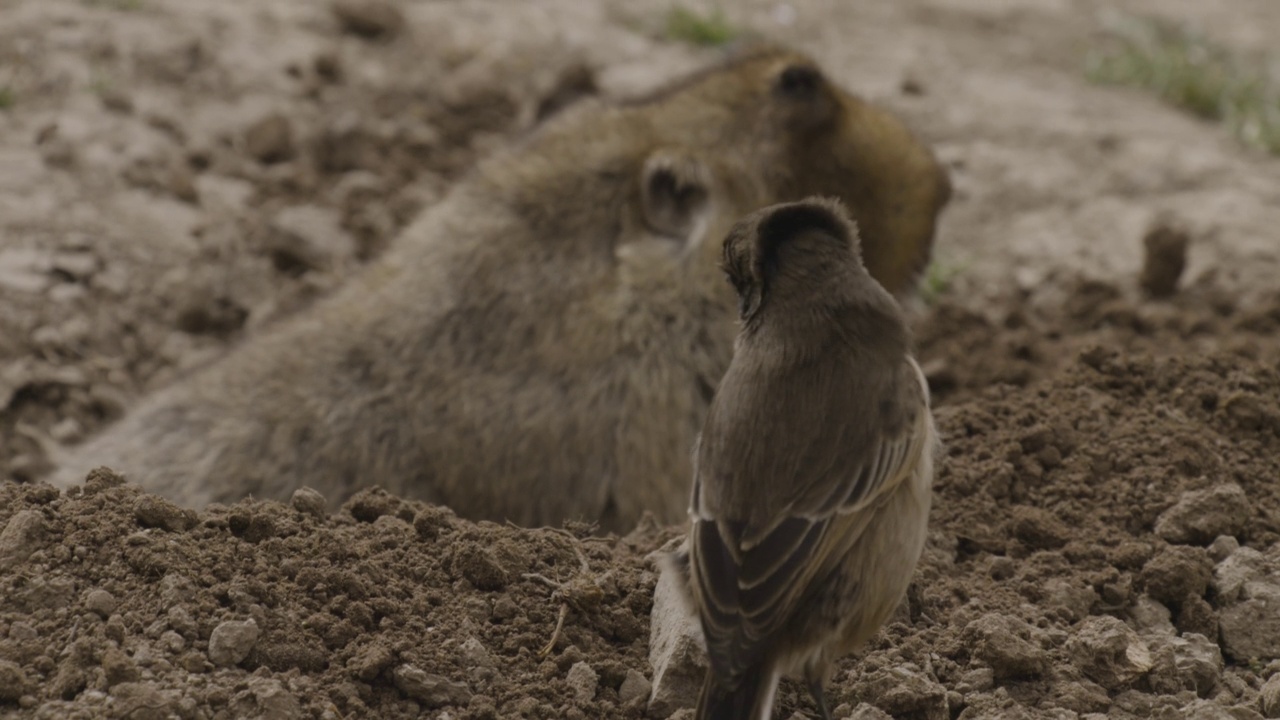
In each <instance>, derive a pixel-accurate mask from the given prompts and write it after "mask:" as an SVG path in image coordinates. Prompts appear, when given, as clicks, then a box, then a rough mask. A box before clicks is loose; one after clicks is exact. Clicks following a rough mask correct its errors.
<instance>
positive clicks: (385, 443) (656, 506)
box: [51, 44, 950, 529]
mask: <svg viewBox="0 0 1280 720" xmlns="http://www.w3.org/2000/svg"><path fill="white" fill-rule="evenodd" d="M809 195H825V196H833V197H838V198H840V199H841V200H843V202H844V203H845V204H846V205H847V207H848V208H849V210H850V212H851V214H852V216H853V217H854V219H855V220H856V221H857V223H858V230H859V233H860V235H861V237H862V238H863V253H864V259H865V262H866V265H867V267H868V269H869V270H870V272H871V274H872V275H873V276H874V277H875V278H876V279H877V280H879V281H880V282H881V283H882V284H883V285H884V286H885V287H886V288H887V289H888V290H890V292H893V293H895V294H897V295H899V296H902V295H904V294H906V293H909V292H911V290H912V288H913V286H914V284H915V282H916V280H917V278H918V276H919V274H920V272H921V270H922V269H923V267H924V266H925V264H926V263H927V262H928V259H929V256H930V251H931V247H932V243H933V237H934V231H935V225H936V222H937V219H938V215H939V213H940V212H941V211H942V209H943V207H944V206H945V205H946V203H947V201H948V199H949V196H950V183H949V180H948V178H947V174H946V172H945V171H944V170H943V168H942V167H941V166H940V165H939V163H938V162H937V161H936V159H935V158H934V156H933V154H932V153H931V152H930V151H929V150H928V149H927V148H926V147H925V146H924V145H923V144H922V143H921V142H920V141H919V140H918V139H917V138H916V137H915V136H914V135H913V134H912V133H911V132H910V131H909V130H908V129H907V128H906V126H905V125H904V124H903V123H902V122H901V121H899V120H898V119H896V118H895V117H894V116H892V115H891V114H889V113H888V112H886V111H884V110H883V109H880V108H878V107H874V106H872V105H870V104H868V103H866V102H865V101H863V100H861V99H859V98H857V97H855V96H853V95H851V94H849V93H847V92H845V91H843V90H840V89H838V88H837V87H835V86H834V85H833V84H831V83H830V81H828V80H827V79H826V77H825V76H824V75H823V74H822V71H821V70H820V69H819V68H818V67H817V66H816V65H815V64H814V63H813V61H812V60H811V59H809V58H808V57H806V56H804V55H802V54H799V53H796V52H794V51H792V50H789V49H786V48H782V47H779V46H776V45H771V44H757V45H755V46H751V47H747V48H745V49H742V50H739V51H737V52H735V53H733V54H731V55H730V56H729V57H728V58H727V59H726V60H724V61H723V62H722V63H719V64H717V65H715V66H713V67H710V68H708V69H706V70H704V71H703V72H700V73H696V74H694V75H692V76H690V77H687V78H684V79H682V80H681V81H679V82H676V83H673V84H672V85H670V86H668V87H667V88H664V89H662V90H660V91H658V92H656V93H653V94H652V95H650V96H648V97H643V98H638V99H636V100H634V101H630V102H621V103H612V104H610V103H605V102H602V101H599V100H595V99H588V100H583V101H580V102H578V103H576V104H575V105H572V106H570V107H568V108H566V109H565V110H563V111H561V112H560V113H558V114H557V115H556V116H554V117H552V118H551V119H549V120H548V121H547V122H546V123H545V124H544V125H543V126H541V127H540V128H538V129H537V130H536V131H534V132H533V133H531V134H530V135H529V136H527V137H525V138H523V139H522V140H520V141H519V142H518V143H513V144H512V145H511V146H510V147H508V148H507V149H505V150H503V151H500V152H499V153H497V154H496V155H494V156H492V157H490V158H488V159H486V160H485V161H483V162H481V163H480V164H479V165H478V166H477V167H476V168H475V169H474V170H473V172H472V174H471V175H470V176H469V177H468V178H466V179H465V180H463V181H462V182H460V183H459V184H458V185H457V186H455V187H454V188H453V189H452V190H451V192H450V193H449V195H448V196H447V197H446V198H445V199H444V200H442V201H441V202H440V203H438V204H437V205H435V206H433V207H431V208H429V209H428V210H426V211H425V212H424V213H423V214H422V215H421V216H420V217H419V218H417V219H416V220H415V221H414V222H413V223H412V224H411V225H410V226H409V227H408V228H406V230H405V231H404V233H403V234H402V235H401V236H400V237H399V238H398V239H397V240H396V241H395V243H393V245H392V247H391V248H390V249H389V250H388V251H387V252H386V253H385V254H384V255H383V256H381V257H380V258H378V259H377V260H375V261H373V262H372V263H371V264H370V266H369V267H367V268H366V269H365V270H363V271H362V272H361V273H359V274H358V275H357V276H356V277H354V278H353V279H351V280H350V281H348V282H347V283H346V284H345V285H344V286H342V287H341V288H340V289H339V290H337V291H336V292H334V293H333V294H332V295H330V296H329V297H327V298H325V299H322V300H320V301H318V302H316V303H315V304H314V305H313V306H312V307H310V308H309V309H307V310H305V311H303V312H301V313H299V314H298V315H297V316H294V317H292V318H289V319H287V320H286V321H283V322H281V323H279V324H278V325H277V326H276V327H273V328H270V329H269V330H268V331H265V332H261V333H260V334H259V335H257V336H254V337H251V338H249V339H248V340H246V341H245V342H243V343H242V344H241V345H240V346H238V347H236V348H233V349H232V350H231V351H230V352H228V353H227V354H226V355H225V356H224V357H222V358H220V359H219V360H217V361H215V362H213V363H211V364H209V365H208V366H205V367H203V368H200V369H198V370H196V371H194V372H191V373H190V374H189V375H188V376H186V377H184V378H182V379H180V380H178V381H177V382H175V383H173V384H172V385H171V386H169V387H167V388H163V389H161V390H159V391H157V392H155V393H154V394H152V395H151V396H149V397H147V398H145V399H144V400H142V401H141V402H140V403H139V404H138V405H137V406H136V407H135V408H133V409H132V410H131V411H130V412H129V413H127V414H126V416H125V417H124V418H122V419H121V420H120V421H118V422H117V423H115V424H114V425H113V426H111V427H109V428H107V429H106V430H105V431H103V432H102V433H101V434H99V435H98V436H96V437H94V438H92V439H91V440H90V441H88V442H87V443H85V444H84V445H82V446H79V447H77V448H74V449H72V451H71V452H70V453H67V454H66V455H65V456H64V457H63V458H62V459H61V463H60V468H59V469H58V471H57V472H56V473H55V475H54V476H53V477H52V478H51V480H52V481H53V482H54V484H56V485H60V486H63V487H65V486H68V485H70V484H72V483H76V482H79V481H81V480H82V479H83V478H84V476H85V474H86V473H87V472H88V471H89V470H90V469H92V468H94V467H97V466H100V465H106V466H109V467H111V468H112V469H114V470H116V471H118V472H121V473H124V474H125V475H126V476H127V477H128V478H129V479H130V480H131V481H133V482H136V483H138V484H140V485H142V486H143V487H144V488H146V489H148V490H150V491H152V492H156V493H159V494H161V495H164V496H167V497H169V498H171V499H173V500H175V501H176V502H179V503H180V504H183V505H186V506H191V507H200V506H203V505H204V504H206V503H208V502H211V501H218V502H232V501H235V500H237V499H240V498H242V497H245V496H249V495H252V496H255V497H258V498H274V499H282V500H283V499H287V498H288V497H289V495H290V494H291V493H292V492H293V491H294V490H295V489H296V488H298V487H300V486H310V487H312V488H315V489H316V490H318V491H320V492H321V493H323V494H324V495H325V496H326V497H327V498H328V499H329V501H330V502H331V503H333V504H335V505H336V504H337V503H339V502H342V501H343V500H345V499H346V498H347V497H349V496H350V495H351V494H352V493H354V492H355V491H356V490H358V489H360V488H362V487H366V486H370V485H381V486H383V487H385V488H386V489H387V490H389V491H390V492H392V493H395V494H398V495H401V496H404V497H409V498H418V499H424V500H429V501H432V502H437V503H442V504H446V505H449V506H450V507H452V508H453V509H454V510H455V511H456V512H457V513H459V514H460V515H462V516H465V517H470V518H475V519H493V520H510V521H512V522H515V523H518V524H521V525H538V524H558V523H560V522H562V521H564V520H566V519H582V520H587V521H599V522H600V523H601V525H602V527H603V528H605V529H625V528H627V527H630V526H631V525H632V524H634V522H635V521H636V520H638V519H639V518H640V516H641V515H642V513H643V512H644V511H646V510H648V511H652V512H653V513H654V515H655V517H656V518H657V519H658V520H659V521H663V522H678V521H679V520H680V519H681V518H682V517H683V516H684V512H685V506H686V504H687V500H688V487H689V458H690V450H691V447H692V443H693V440H694V436H695V434H696V433H697V431H698V428H699V427H700V425H701V423H702V420H703V417H704V415H705V412H706V409H707V405H708V402H709V400H710V398H711V396H712V394H713V392H714V391H715V388H716V385H717V383H718V382H719V380H720V376H721V374H722V373H723V372H724V370H725V368H726V367H727V366H728V363H729V359H730V357H731V354H732V348H733V339H734V336H735V332H736V326H735V318H736V312H735V309H734V308H735V300H734V297H733V293H732V290H731V289H730V288H729V287H728V286H727V285H726V284H725V283H724V281H723V278H722V276H721V271H720V269H719V267H718V263H717V261H718V258H719V254H720V242H719V240H720V238H722V237H723V236H724V234H725V232H726V231H727V229H728V228H729V226H730V225H731V224H732V223H733V222H734V221H735V220H737V219H738V218H739V217H741V216H742V215H744V214H745V213H747V212H749V211H752V210H754V209H756V208H759V207H762V206H765V205H768V204H771V203H775V202H781V201H786V200H792V199H799V198H803V197H806V196H809Z"/></svg>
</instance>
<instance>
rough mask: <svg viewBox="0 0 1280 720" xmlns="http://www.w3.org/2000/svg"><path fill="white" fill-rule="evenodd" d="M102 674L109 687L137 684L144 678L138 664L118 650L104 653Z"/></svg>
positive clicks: (109, 650)
mask: <svg viewBox="0 0 1280 720" xmlns="http://www.w3.org/2000/svg"><path fill="white" fill-rule="evenodd" d="M102 673H103V675H104V676H105V677H106V680H107V687H113V686H115V685H119V684H120V683H127V682H137V681H138V680H139V679H140V678H141V677H142V673H141V672H140V671H139V670H138V665H137V663H135V662H134V661H133V659H132V658H130V657H129V656H128V655H125V654H124V653H123V652H122V651H121V650H119V649H118V648H107V649H106V650H105V651H103V653H102Z"/></svg>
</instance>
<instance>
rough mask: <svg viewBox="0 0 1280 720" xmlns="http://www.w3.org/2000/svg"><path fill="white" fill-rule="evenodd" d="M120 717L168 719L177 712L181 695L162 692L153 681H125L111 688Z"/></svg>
mask: <svg viewBox="0 0 1280 720" xmlns="http://www.w3.org/2000/svg"><path fill="white" fill-rule="evenodd" d="M111 695H112V696H113V697H115V698H116V701H117V702H116V707H117V708H118V710H117V712H118V713H119V715H118V717H122V718H129V720H168V718H169V717H170V716H173V715H176V714H177V708H178V700H179V696H178V694H177V693H176V692H173V691H168V692H162V691H161V690H160V689H159V688H157V687H156V685H155V683H152V682H123V683H120V684H118V685H116V686H115V687H113V688H111Z"/></svg>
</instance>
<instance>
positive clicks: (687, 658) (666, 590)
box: [648, 563, 707, 717]
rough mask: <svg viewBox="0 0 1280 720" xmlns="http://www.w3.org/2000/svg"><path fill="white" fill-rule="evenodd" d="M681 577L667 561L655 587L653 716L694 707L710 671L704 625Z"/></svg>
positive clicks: (651, 645) (651, 627)
mask: <svg viewBox="0 0 1280 720" xmlns="http://www.w3.org/2000/svg"><path fill="white" fill-rule="evenodd" d="M673 564H674V563H673ZM677 576H678V573H677V572H675V571H673V568H672V567H668V566H667V564H666V563H663V566H662V570H661V572H660V574H659V576H658V583H657V585H656V586H655V587H654V589H653V610H652V613H651V614H650V625H649V666H650V667H652V668H653V690H652V692H651V694H650V696H649V707H648V712H649V715H650V716H653V717H667V716H669V715H671V714H672V713H674V712H675V711H677V710H679V709H681V708H692V707H693V706H694V705H695V704H696V703H697V700H698V693H699V692H700V691H701V690H702V681H703V677H704V675H705V673H706V670H707V657H706V650H705V645H704V644H703V639H702V627H701V625H700V624H699V623H698V619H697V617H696V616H694V615H693V614H692V613H691V612H690V611H689V609H688V607H687V606H686V603H685V600H684V596H683V593H682V592H681V590H680V585H679V582H680V581H679V579H678V577H677Z"/></svg>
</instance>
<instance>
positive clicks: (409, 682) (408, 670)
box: [391, 665, 471, 708]
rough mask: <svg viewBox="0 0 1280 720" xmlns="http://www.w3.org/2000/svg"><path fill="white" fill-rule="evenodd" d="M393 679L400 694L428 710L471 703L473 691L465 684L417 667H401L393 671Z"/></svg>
mask: <svg viewBox="0 0 1280 720" xmlns="http://www.w3.org/2000/svg"><path fill="white" fill-rule="evenodd" d="M391 679H392V680H393V681H394V682H395V686H396V687H397V688H398V689H399V690H400V692H402V693H404V694H405V695H407V696H409V697H411V698H413V699H414V700H417V701H418V702H420V703H422V704H423V705H426V706H427V707H428V708H438V707H443V706H445V705H466V704H467V703H468V702H470V701H471V690H470V689H469V688H467V686H466V685H465V684H463V683H456V682H453V681H451V680H449V679H448V678H445V677H441V676H440V675H432V674H431V673H428V672H426V671H425V670H422V669H421V668H419V667H417V666H415V665H400V666H399V667H397V668H396V669H395V670H394V671H392V673H391Z"/></svg>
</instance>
